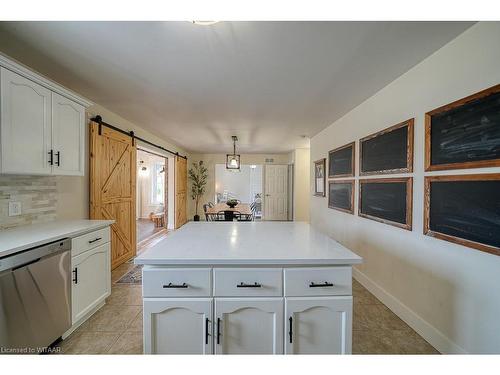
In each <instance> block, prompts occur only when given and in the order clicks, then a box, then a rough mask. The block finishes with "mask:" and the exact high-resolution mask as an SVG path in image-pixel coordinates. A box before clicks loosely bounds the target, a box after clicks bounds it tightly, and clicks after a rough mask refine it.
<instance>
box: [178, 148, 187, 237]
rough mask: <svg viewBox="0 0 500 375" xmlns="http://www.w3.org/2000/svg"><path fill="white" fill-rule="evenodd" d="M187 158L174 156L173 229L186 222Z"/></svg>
mask: <svg viewBox="0 0 500 375" xmlns="http://www.w3.org/2000/svg"><path fill="white" fill-rule="evenodd" d="M186 206H187V160H186V159H184V158H181V157H179V156H177V157H176V158H175V229H177V228H180V227H181V226H183V225H184V224H186V222H187V207H186Z"/></svg>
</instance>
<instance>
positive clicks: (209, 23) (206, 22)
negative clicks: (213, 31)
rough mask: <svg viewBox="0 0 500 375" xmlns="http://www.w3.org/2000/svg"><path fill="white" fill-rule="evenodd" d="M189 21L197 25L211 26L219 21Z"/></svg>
mask: <svg viewBox="0 0 500 375" xmlns="http://www.w3.org/2000/svg"><path fill="white" fill-rule="evenodd" d="M191 22H192V23H193V24H195V25H199V26H212V25H215V24H216V23H218V22H219V21H191Z"/></svg>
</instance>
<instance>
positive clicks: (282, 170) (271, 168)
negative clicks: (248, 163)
mask: <svg viewBox="0 0 500 375" xmlns="http://www.w3.org/2000/svg"><path fill="white" fill-rule="evenodd" d="M264 179H265V191H264V219H265V220H288V166H287V165H266V166H265V176H264Z"/></svg>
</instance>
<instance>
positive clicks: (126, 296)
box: [106, 284, 142, 306]
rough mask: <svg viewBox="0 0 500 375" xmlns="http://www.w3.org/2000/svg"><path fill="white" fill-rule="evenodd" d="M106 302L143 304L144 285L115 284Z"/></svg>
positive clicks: (112, 303) (129, 304) (128, 304)
mask: <svg viewBox="0 0 500 375" xmlns="http://www.w3.org/2000/svg"><path fill="white" fill-rule="evenodd" d="M106 303H107V304H108V305H123V306H142V286H141V285H126V284H115V285H113V287H112V289H111V295H110V296H109V297H108V298H107V300H106Z"/></svg>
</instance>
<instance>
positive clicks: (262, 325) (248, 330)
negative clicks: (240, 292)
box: [214, 298, 283, 354]
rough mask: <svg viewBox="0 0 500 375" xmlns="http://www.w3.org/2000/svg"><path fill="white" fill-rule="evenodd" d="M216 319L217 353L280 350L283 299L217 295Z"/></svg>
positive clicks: (269, 352)
mask: <svg viewBox="0 0 500 375" xmlns="http://www.w3.org/2000/svg"><path fill="white" fill-rule="evenodd" d="M215 318H216V327H215V332H214V335H215V342H216V344H215V353H216V354H282V353H283V299H282V298H216V299H215ZM218 332H219V333H220V335H219V339H217V333H218Z"/></svg>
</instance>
